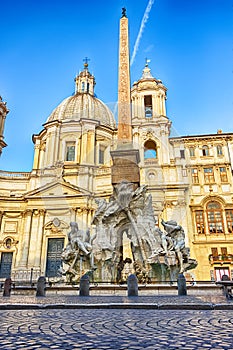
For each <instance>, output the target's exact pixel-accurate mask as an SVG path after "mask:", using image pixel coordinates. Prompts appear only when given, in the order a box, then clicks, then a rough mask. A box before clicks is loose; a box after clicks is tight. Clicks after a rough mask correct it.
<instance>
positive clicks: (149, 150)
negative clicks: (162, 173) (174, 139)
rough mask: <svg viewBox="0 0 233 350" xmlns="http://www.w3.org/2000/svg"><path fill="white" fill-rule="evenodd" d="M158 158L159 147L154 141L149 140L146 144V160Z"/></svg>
mask: <svg viewBox="0 0 233 350" xmlns="http://www.w3.org/2000/svg"><path fill="white" fill-rule="evenodd" d="M150 158H157V146H156V143H155V142H154V141H152V140H148V141H146V142H145V144H144V159H150Z"/></svg>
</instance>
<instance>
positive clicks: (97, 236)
mask: <svg viewBox="0 0 233 350" xmlns="http://www.w3.org/2000/svg"><path fill="white" fill-rule="evenodd" d="M95 201H96V205H97V209H96V211H95V215H94V217H93V220H92V224H91V227H90V228H89V229H88V230H87V231H82V230H79V228H78V224H77V223H71V224H70V226H71V230H70V232H69V233H68V244H67V246H66V247H65V249H64V251H63V254H62V259H63V262H64V263H65V264H66V265H68V268H67V269H66V270H65V271H64V272H63V273H65V274H66V276H68V279H70V280H75V279H77V278H79V279H80V277H81V276H82V274H84V273H87V271H91V272H92V277H93V279H94V280H95V281H108V282H110V281H111V282H118V283H121V282H125V280H126V279H127V275H129V274H131V273H134V274H136V276H137V278H138V282H139V283H150V282H151V280H175V279H176V277H177V276H178V274H179V273H183V272H184V271H186V270H188V269H190V268H194V267H195V266H196V265H197V263H196V261H195V260H193V259H190V258H189V249H188V248H186V247H185V232H184V230H183V228H182V227H181V226H180V225H178V224H177V222H176V221H173V220H170V221H164V220H162V221H161V225H162V227H163V228H164V230H162V229H160V228H159V227H158V226H157V225H156V220H155V217H154V211H153V206H152V197H151V195H150V194H148V193H147V189H146V186H141V187H138V188H136V189H134V185H133V184H132V183H130V182H127V181H122V182H121V183H119V184H118V185H116V186H115V188H114V192H113V195H112V197H111V198H110V199H109V201H106V199H103V198H97V199H96V200H95Z"/></svg>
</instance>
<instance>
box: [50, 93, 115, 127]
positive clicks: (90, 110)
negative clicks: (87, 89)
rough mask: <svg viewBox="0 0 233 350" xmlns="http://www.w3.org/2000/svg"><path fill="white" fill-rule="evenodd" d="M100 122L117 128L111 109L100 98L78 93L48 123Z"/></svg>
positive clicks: (53, 114) (59, 107) (57, 108)
mask: <svg viewBox="0 0 233 350" xmlns="http://www.w3.org/2000/svg"><path fill="white" fill-rule="evenodd" d="M82 118H85V119H93V120H98V121H99V122H100V124H102V125H106V126H110V127H112V128H114V127H115V120H114V117H113V114H112V112H111V111H110V109H109V108H108V107H107V106H106V105H105V104H104V103H103V102H102V101H100V100H99V99H98V98H96V97H94V96H92V95H91V94H88V93H76V94H75V95H74V96H70V97H68V98H66V99H65V100H63V101H62V102H61V103H60V104H59V105H58V106H57V107H56V108H55V109H54V110H53V112H52V113H51V115H50V116H49V118H48V120H47V122H51V121H54V120H59V121H65V120H77V121H78V120H80V119H82Z"/></svg>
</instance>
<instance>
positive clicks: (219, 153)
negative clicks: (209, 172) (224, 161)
mask: <svg viewBox="0 0 233 350" xmlns="http://www.w3.org/2000/svg"><path fill="white" fill-rule="evenodd" d="M217 155H218V156H222V155H223V152H222V146H220V145H218V146H217Z"/></svg>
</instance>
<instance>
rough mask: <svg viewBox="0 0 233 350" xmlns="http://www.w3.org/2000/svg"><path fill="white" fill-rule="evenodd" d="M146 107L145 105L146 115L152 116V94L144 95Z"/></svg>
mask: <svg viewBox="0 0 233 350" xmlns="http://www.w3.org/2000/svg"><path fill="white" fill-rule="evenodd" d="M144 107H145V117H146V118H152V116H153V110H152V96H151V95H146V96H144Z"/></svg>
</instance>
